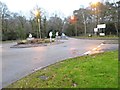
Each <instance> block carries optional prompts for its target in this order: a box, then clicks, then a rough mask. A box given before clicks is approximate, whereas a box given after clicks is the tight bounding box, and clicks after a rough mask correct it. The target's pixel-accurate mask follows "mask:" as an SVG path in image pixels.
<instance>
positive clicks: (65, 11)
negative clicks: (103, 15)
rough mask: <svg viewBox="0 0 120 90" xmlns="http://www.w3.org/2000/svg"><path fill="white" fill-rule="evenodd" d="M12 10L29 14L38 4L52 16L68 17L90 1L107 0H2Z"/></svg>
mask: <svg viewBox="0 0 120 90" xmlns="http://www.w3.org/2000/svg"><path fill="white" fill-rule="evenodd" d="M1 1H2V2H4V3H5V4H6V5H7V6H8V9H9V10H10V11H11V12H20V11H21V12H22V13H23V15H25V16H29V11H30V10H32V9H33V8H34V7H35V6H36V5H38V6H39V7H41V8H42V9H44V10H45V11H46V12H47V16H48V17H50V16H51V15H52V14H53V13H57V14H60V16H63V17H66V16H69V15H72V12H73V10H75V9H79V8H80V6H81V5H83V6H84V7H87V6H89V3H90V2H96V1H105V0H1Z"/></svg>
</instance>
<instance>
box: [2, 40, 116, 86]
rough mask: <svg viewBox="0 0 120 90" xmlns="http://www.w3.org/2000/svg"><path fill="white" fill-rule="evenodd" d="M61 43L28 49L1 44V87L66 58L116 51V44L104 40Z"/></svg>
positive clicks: (11, 44) (66, 41)
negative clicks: (96, 52)
mask: <svg viewBox="0 0 120 90" xmlns="http://www.w3.org/2000/svg"><path fill="white" fill-rule="evenodd" d="M61 42H64V43H61V44H56V45H51V44H49V45H47V46H40V47H30V48H10V47H11V46H13V45H15V44H16V43H15V42H13V43H7V44H3V45H2V46H1V47H0V52H2V87H5V86H7V85H9V84H11V83H13V82H15V81H17V80H19V79H21V78H22V77H24V76H26V75H29V74H30V73H33V72H35V71H36V70H39V69H41V68H43V67H46V66H48V65H51V64H54V63H56V62H59V61H62V60H65V59H67V58H73V57H77V56H82V55H87V54H86V53H87V52H89V53H88V54H90V53H93V52H95V51H103V52H104V51H110V50H117V49H118V44H102V42H104V40H85V39H74V38H69V39H68V40H61ZM94 48H97V49H94ZM0 88H1V87H0Z"/></svg>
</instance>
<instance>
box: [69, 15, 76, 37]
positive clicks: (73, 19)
mask: <svg viewBox="0 0 120 90" xmlns="http://www.w3.org/2000/svg"><path fill="white" fill-rule="evenodd" d="M70 20H71V22H72V23H74V24H75V31H76V36H77V19H76V16H75V15H73V16H71V17H70Z"/></svg>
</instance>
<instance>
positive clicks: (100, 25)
mask: <svg viewBox="0 0 120 90" xmlns="http://www.w3.org/2000/svg"><path fill="white" fill-rule="evenodd" d="M97 28H98V29H105V28H106V24H98V25H97ZM100 36H105V32H101V33H100Z"/></svg>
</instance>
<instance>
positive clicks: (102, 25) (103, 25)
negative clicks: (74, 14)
mask: <svg viewBox="0 0 120 90" xmlns="http://www.w3.org/2000/svg"><path fill="white" fill-rule="evenodd" d="M97 28H106V24H98V25H97Z"/></svg>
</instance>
